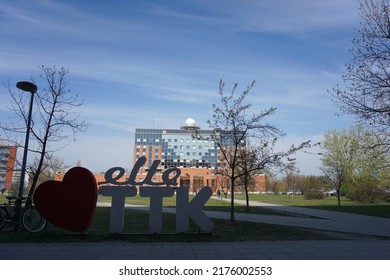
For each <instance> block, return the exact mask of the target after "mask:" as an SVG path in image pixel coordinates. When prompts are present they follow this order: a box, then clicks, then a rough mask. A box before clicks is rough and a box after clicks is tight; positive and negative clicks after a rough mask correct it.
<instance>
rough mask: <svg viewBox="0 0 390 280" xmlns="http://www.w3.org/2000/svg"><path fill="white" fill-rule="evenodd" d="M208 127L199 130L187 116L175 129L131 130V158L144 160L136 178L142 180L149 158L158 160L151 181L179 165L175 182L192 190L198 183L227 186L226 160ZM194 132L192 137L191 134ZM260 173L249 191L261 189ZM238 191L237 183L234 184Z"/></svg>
mask: <svg viewBox="0 0 390 280" xmlns="http://www.w3.org/2000/svg"><path fill="white" fill-rule="evenodd" d="M212 132H213V131H212V130H203V129H201V128H200V127H198V126H197V125H196V122H195V121H194V120H193V119H191V118H189V119H187V120H186V121H185V123H184V124H183V125H182V126H181V127H180V128H179V129H150V128H137V129H136V131H135V141H134V154H133V155H134V156H133V162H136V161H137V160H138V159H139V158H140V157H145V158H146V163H145V165H144V166H143V168H142V169H141V170H140V172H138V174H137V181H142V180H143V179H144V178H145V177H146V174H147V172H148V170H149V168H150V167H151V165H152V163H153V161H155V160H159V161H160V165H159V169H161V171H159V172H157V173H156V174H155V176H154V177H153V181H156V182H161V181H162V179H161V175H162V173H163V172H164V171H165V170H166V169H169V168H179V169H180V171H181V175H180V178H178V179H177V184H178V186H185V187H189V188H190V190H191V191H194V192H196V191H197V190H199V189H200V188H201V187H202V186H209V187H211V188H212V189H213V191H214V192H215V191H216V190H217V189H220V190H221V191H227V190H228V189H230V187H229V185H228V184H229V180H228V178H227V176H224V175H223V174H221V172H220V171H221V169H224V167H225V165H226V163H225V161H224V159H223V155H222V153H221V152H220V150H219V147H217V145H216V144H215V143H214V141H212V140H210V136H211V134H212ZM195 133H196V137H194V135H195ZM264 181H265V178H264V175H257V176H256V178H255V182H253V184H252V186H251V191H254V192H259V191H262V190H263V189H264ZM236 191H240V186H238V187H237V188H236Z"/></svg>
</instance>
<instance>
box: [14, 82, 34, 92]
mask: <svg viewBox="0 0 390 280" xmlns="http://www.w3.org/2000/svg"><path fill="white" fill-rule="evenodd" d="M16 87H17V88H18V89H20V90H23V91H28V92H31V93H36V92H37V90H38V87H37V86H36V85H35V84H33V83H31V82H26V81H23V82H17V83H16Z"/></svg>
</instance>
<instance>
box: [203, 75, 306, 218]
mask: <svg viewBox="0 0 390 280" xmlns="http://www.w3.org/2000/svg"><path fill="white" fill-rule="evenodd" d="M254 84H255V82H254V81H253V82H252V84H251V85H249V86H248V87H247V89H246V90H245V91H244V92H243V93H242V94H240V95H239V96H236V91H237V86H238V85H237V84H235V85H234V86H233V89H232V91H231V93H230V94H228V95H225V93H224V86H225V84H224V82H223V81H222V80H221V81H220V84H219V95H220V100H221V104H220V105H215V104H213V109H214V114H213V119H212V120H208V124H209V126H210V128H212V130H213V134H212V136H211V137H212V140H213V141H214V143H215V144H216V146H217V147H218V148H219V150H220V152H221V154H222V157H223V159H224V163H226V167H227V168H228V172H227V176H228V177H229V180H230V192H231V205H230V221H231V222H234V221H235V218H234V192H235V188H236V180H237V179H238V178H240V177H242V176H245V175H248V174H251V173H253V172H255V171H260V170H265V169H266V168H272V167H275V166H278V167H287V166H289V167H292V166H293V164H292V162H293V161H294V159H290V158H289V156H290V155H292V154H293V153H295V152H297V151H299V150H301V149H304V148H307V147H309V146H310V141H307V142H304V143H302V144H300V145H299V146H297V147H295V146H291V148H290V149H289V150H288V151H284V152H275V151H274V145H275V143H276V141H277V139H278V138H280V137H282V136H284V133H283V132H282V131H280V130H279V129H278V128H277V127H276V126H274V125H272V124H268V123H265V122H264V119H265V118H266V117H268V116H270V115H272V114H274V113H275V111H276V108H273V107H271V108H269V109H267V110H258V111H257V112H258V113H253V114H252V115H249V112H248V111H249V109H250V108H251V104H245V103H244V101H245V98H246V97H247V96H248V94H249V92H250V91H251V89H252V88H253V86H254ZM249 138H255V139H261V140H259V143H260V144H259V146H258V148H257V149H256V148H255V149H252V150H250V149H248V148H247V140H248V139H249ZM249 151H250V152H249ZM240 153H241V155H242V154H244V155H245V153H249V154H248V155H249V156H250V157H251V160H250V163H251V164H250V166H249V165H248V164H247V163H249V162H248V161H246V160H245V157H244V160H240V156H239V155H240ZM286 159H287V163H285V160H286ZM223 166H224V164H222V166H221V167H220V168H224V167H223Z"/></svg>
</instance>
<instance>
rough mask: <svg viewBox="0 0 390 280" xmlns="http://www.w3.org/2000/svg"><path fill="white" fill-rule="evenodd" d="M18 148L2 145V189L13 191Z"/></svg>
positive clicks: (0, 150)
mask: <svg viewBox="0 0 390 280" xmlns="http://www.w3.org/2000/svg"><path fill="white" fill-rule="evenodd" d="M15 159H16V146H6V145H0V189H3V188H4V189H8V190H9V189H11V186H12V177H13V173H14V167H15Z"/></svg>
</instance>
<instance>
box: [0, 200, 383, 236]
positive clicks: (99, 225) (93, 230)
mask: <svg viewBox="0 0 390 280" xmlns="http://www.w3.org/2000/svg"><path fill="white" fill-rule="evenodd" d="M235 198H236V199H241V200H245V196H244V195H243V194H236V196H235ZM190 199H191V198H190ZM5 201H6V199H5V197H4V196H1V195H0V204H2V203H4V202H5ZM102 201H103V202H110V201H111V200H110V198H109V197H102ZM250 201H259V202H264V203H272V204H281V205H287V206H297V207H310V208H316V209H324V210H332V211H343V212H350V213H357V214H364V215H373V216H380V217H386V218H390V203H389V202H383V201H381V202H376V203H373V204H363V203H357V202H352V201H349V200H347V199H346V198H342V201H341V205H342V207H341V208H338V207H337V198H336V197H326V198H325V199H323V200H305V199H304V196H302V195H294V196H289V195H260V194H252V195H250ZM126 203H128V204H133V205H149V198H145V197H140V196H135V197H130V198H126ZM175 205H176V198H175V197H171V198H164V206H165V207H174V206H175ZM244 208H245V206H243V205H239V204H236V206H235V210H236V212H243V211H244ZM204 209H205V210H211V211H230V197H228V199H224V200H217V199H210V200H209V201H208V202H207V203H206V205H205V207H204ZM250 213H257V214H266V215H284V214H281V213H280V212H275V211H272V210H269V209H267V208H264V207H251V208H250ZM286 215H287V214H286ZM109 219H110V208H109V207H98V208H97V210H96V214H95V216H94V219H93V222H92V224H91V226H90V227H89V228H88V230H87V231H86V232H84V233H83V234H79V233H73V232H69V231H65V230H62V229H60V228H56V227H54V226H52V225H49V226H48V228H47V231H46V232H44V233H39V234H29V233H26V232H19V233H14V232H13V231H12V229H11V228H9V227H8V228H5V229H3V230H2V231H0V242H79V241H87V242H90V241H96V242H100V241H107V240H122V241H129V242H162V241H164V242H178V241H182V242H198V241H240V240H319V239H320V240H321V239H329V238H331V237H329V236H328V235H326V234H323V233H318V232H316V231H312V230H306V229H301V228H294V227H288V226H278V225H270V224H259V223H251V222H241V221H236V222H234V223H231V222H229V221H227V220H222V219H212V221H213V223H214V230H213V232H212V234H200V233H199V231H198V228H197V226H196V225H195V224H193V223H191V229H190V232H189V233H186V234H175V215H174V214H167V213H164V215H163V219H164V221H163V231H162V233H161V234H149V233H148V227H149V224H148V223H149V214H148V213H147V212H143V211H136V210H129V209H127V210H126V212H125V228H124V231H123V233H121V234H110V233H109Z"/></svg>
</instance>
